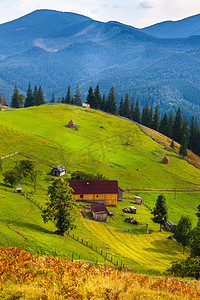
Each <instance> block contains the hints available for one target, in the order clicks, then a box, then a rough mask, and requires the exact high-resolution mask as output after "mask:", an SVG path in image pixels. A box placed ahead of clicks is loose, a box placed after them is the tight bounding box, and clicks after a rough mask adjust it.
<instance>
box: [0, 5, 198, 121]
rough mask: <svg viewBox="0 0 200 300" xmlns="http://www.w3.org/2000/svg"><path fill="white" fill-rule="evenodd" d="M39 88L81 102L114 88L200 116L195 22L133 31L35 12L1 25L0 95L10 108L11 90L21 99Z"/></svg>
mask: <svg viewBox="0 0 200 300" xmlns="http://www.w3.org/2000/svg"><path fill="white" fill-rule="evenodd" d="M29 82H30V83H31V86H32V88H34V86H35V85H41V86H42V88H43V90H44V95H45V98H46V100H47V101H49V100H50V98H51V94H52V92H54V93H55V96H56V97H62V96H65V95H66V92H67V86H68V85H70V86H71V89H72V92H73V91H74V89H75V86H76V85H77V84H79V85H80V91H81V95H82V99H83V101H84V100H85V98H86V95H87V91H88V89H89V87H90V86H93V87H95V86H96V85H97V84H99V86H100V89H101V92H102V93H106V94H107V93H108V92H109V89H110V88H111V87H112V86H114V87H115V91H116V98H117V100H118V101H119V99H120V97H121V96H124V95H125V94H126V92H128V93H129V95H130V96H132V95H133V96H134V98H135V99H139V101H140V104H141V105H144V104H145V102H146V101H147V100H148V101H149V103H150V105H153V106H155V105H156V104H158V105H159V109H160V112H164V111H165V110H167V111H169V110H170V109H171V108H173V109H174V110H176V109H177V108H178V106H181V108H182V110H183V112H184V114H185V115H188V116H191V115H192V114H199V113H200V101H199V99H200V86H199V82H200V15H196V16H192V17H189V18H186V19H183V20H180V21H176V22H172V21H171V22H163V23H159V24H155V25H153V26H150V27H146V28H143V29H137V28H134V27H131V26H127V25H124V24H121V23H118V22H112V21H111V22H107V23H103V22H99V21H95V20H92V19H91V18H88V17H86V16H83V15H79V14H74V13H68V12H58V11H53V10H45V9H44V10H36V11H34V12H32V13H30V14H28V15H26V16H24V17H21V18H19V19H16V20H13V21H11V22H8V23H4V24H1V25H0V91H1V93H3V94H5V95H6V96H7V98H8V102H10V99H11V95H12V93H13V88H14V85H15V84H16V85H17V86H18V89H19V90H20V91H22V92H23V93H26V90H27V87H28V83H29Z"/></svg>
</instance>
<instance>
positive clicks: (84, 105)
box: [82, 103, 90, 108]
mask: <svg viewBox="0 0 200 300" xmlns="http://www.w3.org/2000/svg"><path fill="white" fill-rule="evenodd" d="M82 107H85V108H90V104H88V103H82Z"/></svg>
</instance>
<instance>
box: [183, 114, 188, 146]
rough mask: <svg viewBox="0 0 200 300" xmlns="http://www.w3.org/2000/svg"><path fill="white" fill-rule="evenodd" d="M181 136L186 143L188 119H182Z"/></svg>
mask: <svg viewBox="0 0 200 300" xmlns="http://www.w3.org/2000/svg"><path fill="white" fill-rule="evenodd" d="M182 135H183V136H184V135H185V136H186V139H187V141H188V140H189V127H188V118H187V117H184V118H183V126H182Z"/></svg>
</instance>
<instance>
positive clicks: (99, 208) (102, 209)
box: [90, 203, 108, 214]
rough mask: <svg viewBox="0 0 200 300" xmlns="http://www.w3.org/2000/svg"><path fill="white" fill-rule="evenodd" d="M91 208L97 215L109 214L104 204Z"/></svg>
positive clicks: (94, 205) (93, 205)
mask: <svg viewBox="0 0 200 300" xmlns="http://www.w3.org/2000/svg"><path fill="white" fill-rule="evenodd" d="M90 207H91V210H92V211H93V212H94V213H96V214H100V213H108V210H107V208H106V206H105V205H104V204H102V203H98V204H92V205H90Z"/></svg>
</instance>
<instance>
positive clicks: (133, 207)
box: [129, 206, 137, 214]
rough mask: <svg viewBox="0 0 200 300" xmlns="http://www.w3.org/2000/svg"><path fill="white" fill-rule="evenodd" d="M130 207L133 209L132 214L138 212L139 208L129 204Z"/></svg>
mask: <svg viewBox="0 0 200 300" xmlns="http://www.w3.org/2000/svg"><path fill="white" fill-rule="evenodd" d="M129 209H130V210H131V213H132V214H136V212H137V208H136V207H135V206H129Z"/></svg>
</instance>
